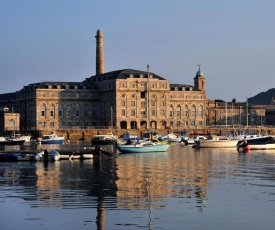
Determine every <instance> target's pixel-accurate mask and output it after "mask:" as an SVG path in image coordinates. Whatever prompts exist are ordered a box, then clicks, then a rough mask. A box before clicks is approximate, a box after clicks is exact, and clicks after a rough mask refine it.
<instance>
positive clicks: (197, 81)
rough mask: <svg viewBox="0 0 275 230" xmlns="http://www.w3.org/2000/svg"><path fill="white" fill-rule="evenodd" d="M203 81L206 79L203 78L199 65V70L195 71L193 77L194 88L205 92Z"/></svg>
mask: <svg viewBox="0 0 275 230" xmlns="http://www.w3.org/2000/svg"><path fill="white" fill-rule="evenodd" d="M205 83H206V79H205V77H204V75H203V72H202V71H201V67H200V65H199V70H198V72H197V73H196V76H195V77H194V86H195V88H196V89H198V90H201V91H203V92H206V85H205Z"/></svg>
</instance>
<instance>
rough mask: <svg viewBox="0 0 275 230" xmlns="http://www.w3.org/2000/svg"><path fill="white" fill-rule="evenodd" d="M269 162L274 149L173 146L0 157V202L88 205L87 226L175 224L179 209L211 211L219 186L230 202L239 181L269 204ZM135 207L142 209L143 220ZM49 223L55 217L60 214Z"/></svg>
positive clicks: (271, 175) (271, 180) (274, 156)
mask: <svg viewBox="0 0 275 230" xmlns="http://www.w3.org/2000/svg"><path fill="white" fill-rule="evenodd" d="M274 163H275V154H272V153H256V152H255V153H251V154H239V153H237V152H236V151H235V150H221V149H214V150H211V151H210V150H208V149H199V150H197V149H192V148H190V147H179V146H177V145H172V146H171V148H170V149H169V152H164V153H146V154H125V155H118V156H117V157H108V156H105V155H103V156H101V158H99V159H93V160H84V161H79V160H74V161H67V160H63V161H59V162H49V163H48V164H44V163H43V162H9V163H7V162H0V186H1V192H0V194H1V196H0V202H1V203H4V202H6V201H5V200H4V199H5V198H19V199H21V200H24V202H25V203H26V204H28V206H29V207H31V208H32V209H43V210H44V209H47V208H51V209H58V210H59V212H64V210H78V213H79V214H78V215H79V216H80V215H83V216H84V215H85V213H86V212H87V211H88V212H91V210H93V212H95V214H96V215H95V216H91V217H90V219H89V220H85V225H87V226H90V227H91V226H92V224H93V223H94V224H95V225H96V227H97V229H102V230H103V229H116V228H115V226H117V227H118V226H119V227H120V228H123V227H126V226H127V228H126V229H130V228H139V229H143V228H146V229H151V228H158V227H160V226H166V227H168V226H170V227H168V228H169V229H178V227H180V226H181V225H180V223H182V221H183V219H182V218H181V217H180V216H181V215H180V213H184V214H185V215H186V216H188V215H190V214H189V213H188V211H190V210H192V213H193V214H194V213H197V212H198V213H203V211H204V210H205V209H209V210H211V209H212V206H211V205H213V204H215V199H218V197H219V196H218V195H219V194H220V191H223V192H224V193H225V194H226V196H227V198H228V199H229V198H230V197H231V196H233V195H232V194H234V193H235V191H233V190H231V187H228V185H230V186H233V187H235V188H236V186H239V187H237V190H239V189H240V188H241V187H243V186H245V187H246V189H251V190H252V191H250V194H251V193H254V191H253V189H255V187H262V188H264V189H266V193H267V194H268V198H267V201H271V200H274V192H272V191H271V188H273V189H274V187H275V186H274V185H275V183H274V182H275V181H274V180H275V179H274V178H275V171H274ZM248 186H250V187H248ZM268 188H270V190H269V189H268ZM255 190H257V192H258V191H259V190H258V189H255ZM213 191H214V193H215V194H216V195H217V194H218V195H217V197H215V194H214V197H213ZM229 191H230V193H229ZM245 196H249V194H248V193H247V194H245ZM258 196H259V195H258ZM231 198H232V200H231V201H230V202H231V204H232V206H233V205H235V201H234V199H233V197H231ZM243 198H244V200H245V199H246V198H247V197H243ZM261 199H263V197H261ZM209 200H210V201H211V202H210V204H209ZM19 203H20V202H19ZM250 205H252V204H250ZM253 205H254V203H253ZM253 207H254V206H253ZM216 208H217V207H216ZM62 210H63V211H62ZM225 210H226V209H224V208H223V211H225ZM114 211H115V212H114ZM125 211H130V212H127V213H125ZM133 211H139V212H141V214H140V215H141V216H142V217H143V218H142V221H141V220H140V219H139V218H137V217H136V216H135V215H134V214H133V213H134V212H133ZM235 211H236V210H235ZM269 211H273V213H274V211H275V210H274V208H271V210H269ZM164 213H166V214H165V218H162V217H163V215H164ZM206 213H207V212H206ZM15 214H16V213H15ZM131 214H132V215H133V216H131ZM33 215H34V214H33ZM43 215H50V213H48V214H45V212H44V214H43ZM120 215H122V216H121V217H120ZM197 215H198V214H197ZM34 216H35V215H34ZM145 217H146V218H145ZM175 218H176V219H175ZM207 218H208V221H209V220H211V219H212V220H213V221H214V219H215V218H214V217H211V216H210V217H209V216H207ZM38 219H39V220H41V219H43V218H42V217H40V216H39V218H38ZM191 219H192V217H191ZM33 221H34V220H33ZM53 221H56V222H60V216H59V217H56V219H54V220H53ZM165 221H166V222H165ZM175 221H176V222H177V223H175ZM24 224H27V223H25V221H24ZM107 225H108V226H109V227H111V228H108V227H107ZM164 228H165V227H164ZM56 229H58V228H56ZM67 229H70V226H67Z"/></svg>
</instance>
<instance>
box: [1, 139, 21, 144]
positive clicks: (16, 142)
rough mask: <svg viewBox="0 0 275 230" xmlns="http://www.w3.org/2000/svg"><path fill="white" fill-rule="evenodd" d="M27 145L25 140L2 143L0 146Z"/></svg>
mask: <svg viewBox="0 0 275 230" xmlns="http://www.w3.org/2000/svg"><path fill="white" fill-rule="evenodd" d="M24 143H25V140H6V141H0V145H22V144H24Z"/></svg>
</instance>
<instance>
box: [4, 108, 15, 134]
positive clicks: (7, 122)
mask: <svg viewBox="0 0 275 230" xmlns="http://www.w3.org/2000/svg"><path fill="white" fill-rule="evenodd" d="M19 130H20V114H19V113H14V112H13V108H12V110H11V111H10V110H9V108H7V107H5V108H1V109H0V132H1V133H2V134H5V133H6V132H7V131H8V132H13V131H14V132H16V131H19Z"/></svg>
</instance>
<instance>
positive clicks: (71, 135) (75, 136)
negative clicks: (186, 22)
mask: <svg viewBox="0 0 275 230" xmlns="http://www.w3.org/2000/svg"><path fill="white" fill-rule="evenodd" d="M185 130H186V133H187V134H186V135H187V136H192V135H196V134H197V135H206V134H207V133H208V132H210V133H211V134H212V135H214V134H221V135H226V134H228V133H229V132H232V131H235V132H236V133H237V132H239V133H240V132H242V131H244V130H247V131H248V133H262V134H266V135H267V134H270V135H275V128H274V127H272V128H268V127H251V128H248V129H247V128H241V129H238V128H217V127H215V128H213V127H207V128H205V129H185ZM181 131H182V130H167V129H163V130H154V133H157V134H165V133H176V134H179V135H180V134H181ZM51 132H53V131H39V132H35V133H32V135H33V137H34V138H36V139H37V138H39V137H42V135H46V134H49V133H51ZM54 132H55V133H56V134H57V135H58V136H64V137H65V140H66V141H68V140H70V141H73V142H76V141H84V142H90V141H91V139H92V137H93V136H94V135H97V134H110V133H111V132H112V130H110V129H102V130H101V129H68V130H55V131H54ZM146 132H147V131H141V130H115V131H114V135H117V136H120V135H122V134H125V133H130V134H135V135H138V136H140V137H141V136H142V134H143V133H146Z"/></svg>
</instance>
